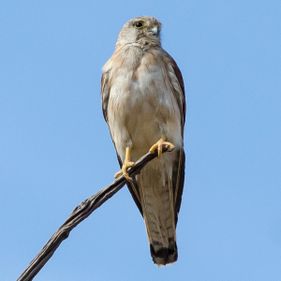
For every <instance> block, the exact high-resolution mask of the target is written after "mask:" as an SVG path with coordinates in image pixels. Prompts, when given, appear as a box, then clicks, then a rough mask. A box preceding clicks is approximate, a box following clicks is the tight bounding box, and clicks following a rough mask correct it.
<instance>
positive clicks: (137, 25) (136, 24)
mask: <svg viewBox="0 0 281 281" xmlns="http://www.w3.org/2000/svg"><path fill="white" fill-rule="evenodd" d="M135 26H136V27H137V28H141V27H143V22H141V21H137V22H136V23H135Z"/></svg>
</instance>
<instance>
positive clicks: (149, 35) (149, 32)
mask: <svg viewBox="0 0 281 281" xmlns="http://www.w3.org/2000/svg"><path fill="white" fill-rule="evenodd" d="M160 31H161V23H160V22H159V21H158V20H157V19H156V18H154V17H136V18H133V19H130V20H129V21H128V22H126V23H125V25H124V26H123V28H122V29H121V31H120V33H119V36H118V40H117V43H116V45H117V46H120V47H121V46H123V45H126V44H131V43H140V44H141V45H147V44H149V45H151V44H153V45H160Z"/></svg>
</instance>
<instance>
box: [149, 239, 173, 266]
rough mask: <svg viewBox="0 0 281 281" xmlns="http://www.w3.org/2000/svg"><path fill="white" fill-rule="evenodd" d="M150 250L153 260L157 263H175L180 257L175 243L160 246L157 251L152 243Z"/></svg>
mask: <svg viewBox="0 0 281 281" xmlns="http://www.w3.org/2000/svg"><path fill="white" fill-rule="evenodd" d="M150 252H151V256H152V259H153V262H154V263H156V264H157V265H166V264H169V263H173V262H175V261H176V260H177V259H178V250H177V244H176V243H174V244H173V246H172V247H169V248H160V249H159V250H157V251H155V250H154V248H153V246H152V245H151V244H150Z"/></svg>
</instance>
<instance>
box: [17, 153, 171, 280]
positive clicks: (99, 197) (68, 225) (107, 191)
mask: <svg viewBox="0 0 281 281" xmlns="http://www.w3.org/2000/svg"><path fill="white" fill-rule="evenodd" d="M169 151H170V150H169ZM163 152H167V148H164V149H163ZM155 157H157V153H156V152H155V153H150V152H148V153H147V154H145V155H144V156H142V157H141V158H140V159H139V160H138V161H137V162H136V163H135V165H134V166H133V167H132V168H131V169H130V170H129V171H128V173H129V175H130V176H133V175H136V174H138V173H139V172H140V170H141V169H142V168H143V167H144V166H145V165H146V164H147V163H148V162H149V161H151V160H152V159H154V158H155ZM125 183H126V180H125V178H124V176H122V177H120V178H118V179H117V180H115V181H114V182H113V183H112V184H111V185H109V186H107V187H105V188H104V189H102V190H100V191H99V192H98V193H96V194H95V195H92V196H91V197H89V198H87V199H86V200H84V201H83V202H82V203H81V204H80V205H79V206H77V207H76V208H75V209H74V210H73V212H72V213H71V215H70V216H69V218H68V219H67V220H66V221H65V222H64V223H63V225H61V226H60V228H59V229H58V230H57V231H56V232H55V233H54V234H53V236H52V237H51V238H50V240H49V241H48V242H47V243H46V245H45V246H44V247H43V248H42V250H41V251H40V252H39V254H38V255H37V256H36V257H35V258H34V259H33V260H32V261H31V263H30V264H29V266H28V267H27V268H26V269H25V271H24V272H23V273H22V274H21V275H20V277H19V278H18V279H17V281H30V280H32V279H33V278H34V277H35V275H36V274H37V273H38V272H39V271H40V270H41V269H42V267H43V266H44V265H45V264H46V263H47V261H48V260H49V259H50V258H51V256H52V255H53V254H54V252H55V251H56V249H57V248H58V247H59V245H60V244H61V242H62V241H63V240H65V239H66V238H67V237H68V235H69V233H70V231H71V230H72V229H73V228H74V227H76V226H77V225H78V224H79V223H80V222H82V221H83V220H84V219H86V218H87V217H88V216H89V215H90V214H91V213H92V212H93V211H94V210H96V209H97V208H98V207H100V206H101V205H102V204H103V203H104V202H105V201H107V200H108V199H109V198H110V197H111V196H113V195H114V194H115V193H116V192H118V191H119V190H120V189H121V188H122V187H123V186H124V185H125Z"/></svg>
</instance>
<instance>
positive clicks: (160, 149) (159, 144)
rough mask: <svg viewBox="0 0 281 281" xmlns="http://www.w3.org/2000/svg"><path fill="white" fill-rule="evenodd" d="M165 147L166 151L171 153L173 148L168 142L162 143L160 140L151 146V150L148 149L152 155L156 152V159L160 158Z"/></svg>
mask: <svg viewBox="0 0 281 281" xmlns="http://www.w3.org/2000/svg"><path fill="white" fill-rule="evenodd" d="M164 147H166V148H167V149H168V151H172V150H173V149H174V148H175V146H174V145H173V144H172V143H171V142H168V141H164V140H163V139H162V138H161V139H160V140H159V141H158V142H156V143H155V144H154V145H152V146H151V148H150V149H149V152H150V153H154V152H155V151H156V150H157V152H158V157H160V156H161V155H162V153H163V148H164Z"/></svg>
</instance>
